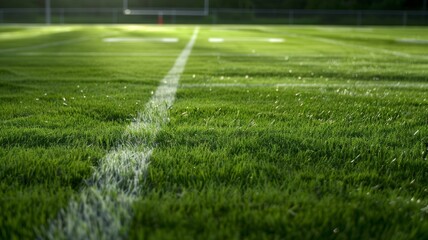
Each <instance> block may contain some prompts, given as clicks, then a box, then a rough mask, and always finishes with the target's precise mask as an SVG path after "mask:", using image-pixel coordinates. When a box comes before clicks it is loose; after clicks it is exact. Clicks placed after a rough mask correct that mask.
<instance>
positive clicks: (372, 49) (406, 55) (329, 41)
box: [266, 31, 428, 60]
mask: <svg viewBox="0 0 428 240" xmlns="http://www.w3.org/2000/svg"><path fill="white" fill-rule="evenodd" d="M266 32H272V33H276V34H283V35H286V36H288V37H293V38H300V39H307V40H312V41H318V42H323V43H327V44H331V45H339V46H344V47H352V48H356V49H364V50H365V51H370V52H380V53H383V54H388V55H393V56H396V57H404V58H413V59H422V60H428V56H422V55H415V54H410V53H405V52H400V51H394V50H388V49H384V48H375V47H368V46H363V45H358V44H351V43H346V42H343V41H338V40H333V39H329V38H322V37H313V36H309V35H305V34H296V33H284V32H274V31H266Z"/></svg>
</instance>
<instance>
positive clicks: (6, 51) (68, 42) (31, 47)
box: [0, 37, 90, 54]
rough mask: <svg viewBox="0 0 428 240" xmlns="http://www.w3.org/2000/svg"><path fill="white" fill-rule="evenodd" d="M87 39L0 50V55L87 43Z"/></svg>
mask: <svg viewBox="0 0 428 240" xmlns="http://www.w3.org/2000/svg"><path fill="white" fill-rule="evenodd" d="M89 39H90V38H88V37H81V38H75V39H70V40H64V41H57V42H49V43H43V44H38V45H33V46H26V47H16V48H6V49H0V54H2V53H10V52H19V51H28V50H34V49H42V48H49V47H55V46H62V45H68V44H72V43H77V42H83V41H87V40H89Z"/></svg>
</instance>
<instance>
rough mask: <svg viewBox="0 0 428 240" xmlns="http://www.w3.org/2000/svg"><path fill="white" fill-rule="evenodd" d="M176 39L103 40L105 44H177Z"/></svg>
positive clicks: (177, 40)
mask: <svg viewBox="0 0 428 240" xmlns="http://www.w3.org/2000/svg"><path fill="white" fill-rule="evenodd" d="M179 41H180V40H179V39H178V38H136V37H134V38H104V39H103V42H106V43H122V42H124V43H138V42H161V43H178V42H179Z"/></svg>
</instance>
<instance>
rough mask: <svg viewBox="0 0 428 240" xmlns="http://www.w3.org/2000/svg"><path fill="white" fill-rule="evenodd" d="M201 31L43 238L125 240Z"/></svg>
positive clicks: (196, 31)
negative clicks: (151, 161) (144, 180)
mask: <svg viewBox="0 0 428 240" xmlns="http://www.w3.org/2000/svg"><path fill="white" fill-rule="evenodd" d="M198 32H199V28H196V29H195V30H194V33H193V35H192V38H191V39H190V41H189V43H188V44H187V46H186V47H185V48H184V50H183V51H182V52H181V54H180V56H179V57H178V58H177V60H176V62H175V64H174V66H173V67H172V68H171V70H170V71H169V72H168V74H167V75H166V76H165V77H164V78H163V80H162V82H161V84H160V86H159V87H158V88H157V90H156V93H154V95H153V96H152V98H151V99H150V101H149V102H148V103H147V104H146V106H145V109H144V112H142V113H140V114H139V115H138V117H137V119H135V120H134V122H133V123H132V124H130V125H129V126H128V128H127V129H126V131H125V133H124V135H123V137H122V140H121V144H120V145H119V146H117V147H116V148H115V149H114V150H112V151H111V152H110V153H109V154H107V155H106V156H105V157H104V158H103V159H102V160H101V162H100V164H99V167H98V168H97V169H96V170H95V172H94V174H93V176H92V177H91V178H90V179H89V180H88V187H87V188H85V189H83V190H82V192H81V193H80V195H79V199H75V200H71V201H70V203H69V205H68V207H67V208H66V209H63V210H62V211H61V212H60V214H59V215H58V218H57V219H56V220H54V221H52V222H51V223H50V225H49V227H48V229H46V231H45V232H44V233H42V236H40V237H41V238H46V239H101V240H103V239H112V240H113V239H114V240H116V239H123V238H125V237H126V236H127V230H128V229H127V227H128V226H129V225H130V223H131V221H132V218H133V211H132V205H133V203H134V202H135V201H136V200H137V199H138V197H139V193H140V192H141V190H142V184H144V182H143V181H142V180H143V178H144V173H145V171H146V169H147V166H148V161H149V159H150V156H151V154H152V151H153V149H154V148H155V138H156V136H157V134H158V133H159V131H160V130H161V128H162V126H164V125H165V124H166V123H167V122H168V121H169V118H168V109H169V108H170V107H171V106H172V104H173V102H174V100H175V95H176V91H177V87H178V82H179V80H180V77H181V74H182V73H183V71H184V69H185V66H186V63H187V60H188V58H189V56H190V54H191V52H192V49H193V46H194V44H195V42H196V39H197V36H198Z"/></svg>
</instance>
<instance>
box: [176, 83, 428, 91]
mask: <svg viewBox="0 0 428 240" xmlns="http://www.w3.org/2000/svg"><path fill="white" fill-rule="evenodd" d="M228 87H235V88H257V87H272V88H278V87H302V88H421V89H425V88H427V89H428V83H400V82H398V83H378V84H376V83H368V82H367V83H363V82H359V83H349V84H340V83H332V84H329V83H277V84H275V83H272V84H269V83H266V84H264V83H207V84H187V83H184V84H180V88H228Z"/></svg>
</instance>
